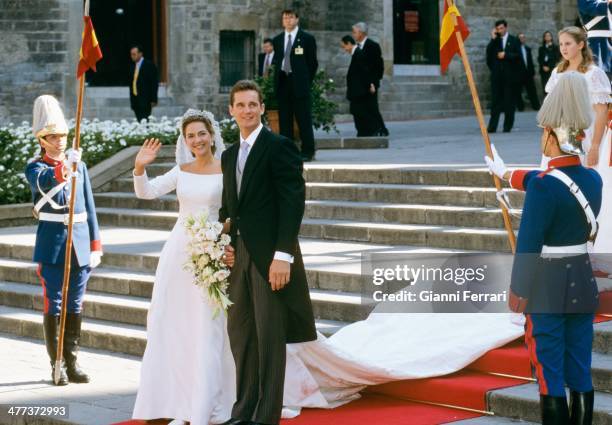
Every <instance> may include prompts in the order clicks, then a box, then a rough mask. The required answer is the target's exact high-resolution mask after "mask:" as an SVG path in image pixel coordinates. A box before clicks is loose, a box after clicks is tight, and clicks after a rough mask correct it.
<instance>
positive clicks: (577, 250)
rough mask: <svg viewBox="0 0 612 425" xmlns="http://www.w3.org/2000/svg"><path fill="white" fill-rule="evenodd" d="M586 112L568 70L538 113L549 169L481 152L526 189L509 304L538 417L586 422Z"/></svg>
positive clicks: (584, 94)
mask: <svg viewBox="0 0 612 425" xmlns="http://www.w3.org/2000/svg"><path fill="white" fill-rule="evenodd" d="M591 114H592V107H591V102H590V99H589V91H588V87H587V82H586V79H585V78H584V76H583V75H581V74H580V73H578V72H568V73H567V74H566V75H564V76H563V77H561V79H560V81H559V83H558V85H557V86H556V87H555V89H554V90H553V91H552V93H550V94H549V95H548V96H547V97H546V99H545V101H544V104H543V106H542V108H541V109H540V112H539V114H538V122H539V125H540V126H541V127H543V128H544V131H543V134H542V140H541V145H542V152H543V153H544V154H545V155H548V156H550V157H551V158H552V159H551V160H550V162H549V165H548V169H547V170H545V171H540V170H535V171H526V170H515V171H513V172H509V171H508V170H507V169H506V167H505V165H504V163H503V160H502V159H501V158H500V157H499V155H498V154H497V153H496V152H495V151H493V156H494V159H493V160H491V159H490V158H489V157H486V158H485V160H486V162H487V165H488V166H489V169H490V170H491V171H492V172H493V173H495V174H496V175H498V176H499V177H500V178H505V179H506V180H509V181H510V184H511V186H512V187H513V188H515V189H519V190H524V191H525V192H526V197H525V204H524V208H523V214H522V219H521V226H520V229H519V233H518V241H517V248H516V256H515V260H514V265H513V269H512V278H511V295H510V299H511V300H510V307H511V309H512V310H514V311H517V312H524V313H525V315H526V324H525V341H526V343H527V347H528V350H529V356H530V361H531V363H532V367H533V369H534V372H535V376H536V378H537V380H538V384H539V389H540V407H541V412H542V423H543V424H575V425H578V424H580V425H582V424H590V423H591V422H592V417H593V397H594V391H593V383H592V381H591V349H592V342H593V319H594V313H595V311H596V310H597V306H598V290H597V283H596V281H595V278H594V277H593V271H592V268H591V263H590V260H589V255H588V253H587V242H588V241H589V240H593V239H594V238H595V237H596V235H597V227H598V226H597V221H596V216H597V214H598V213H599V210H600V207H601V192H602V180H601V177H600V176H599V174H597V172H596V171H595V170H593V169H589V168H585V167H583V166H582V165H581V162H580V157H579V155H582V154H583V153H584V152H583V150H582V144H581V139H582V137H581V135H582V133H583V130H584V129H586V128H588V127H589V125H590V124H591V121H592V115H591ZM565 385H567V386H568V387H569V389H570V397H571V398H570V406H569V409H568V405H567V400H566V396H565Z"/></svg>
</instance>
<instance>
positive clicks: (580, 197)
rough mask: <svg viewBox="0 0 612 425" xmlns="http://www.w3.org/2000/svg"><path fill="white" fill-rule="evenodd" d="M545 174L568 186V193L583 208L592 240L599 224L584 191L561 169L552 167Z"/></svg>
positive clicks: (595, 235)
mask: <svg viewBox="0 0 612 425" xmlns="http://www.w3.org/2000/svg"><path fill="white" fill-rule="evenodd" d="M546 174H547V175H549V176H553V177H555V178H557V179H559V180H560V181H561V182H563V184H565V185H566V186H567V187H568V189H569V190H570V193H571V194H572V195H574V197H575V198H576V200H577V201H578V203H579V204H580V206H581V207H582V209H583V210H584V214H585V215H586V219H587V222H588V223H589V225H590V226H591V231H590V233H589V240H590V241H594V240H595V238H596V237H597V231H598V230H599V226H598V224H597V219H596V218H595V213H593V209H592V208H591V206H590V205H589V201H588V200H587V198H586V196H584V193H582V191H581V190H580V188H579V187H578V185H577V184H576V183H575V182H574V181H573V180H572V179H571V178H570V177H569V176H568V175H567V174H565V173H564V172H563V171H560V170H557V169H554V170H552V171H550V172H548V173H546Z"/></svg>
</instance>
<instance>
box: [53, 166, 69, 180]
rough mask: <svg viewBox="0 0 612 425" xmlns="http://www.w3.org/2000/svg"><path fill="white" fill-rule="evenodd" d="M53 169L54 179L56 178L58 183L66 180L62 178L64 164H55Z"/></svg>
mask: <svg viewBox="0 0 612 425" xmlns="http://www.w3.org/2000/svg"><path fill="white" fill-rule="evenodd" d="M54 170H55V171H54V173H53V175H54V176H55V180H57V181H58V183H64V182H65V181H66V179H65V178H64V164H60V165H58V166H56V167H55V168H54Z"/></svg>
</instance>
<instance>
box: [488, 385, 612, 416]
mask: <svg viewBox="0 0 612 425" xmlns="http://www.w3.org/2000/svg"><path fill="white" fill-rule="evenodd" d="M608 389H609V387H608ZM539 402H540V396H539V393H538V387H537V385H536V384H525V385H520V386H516V387H509V388H504V389H500V390H494V391H490V392H489V393H488V394H487V403H488V407H489V410H491V411H493V412H494V413H495V414H496V415H498V416H502V417H507V418H518V419H521V420H526V421H533V422H537V423H539V422H540V407H539ZM593 423H594V424H597V425H610V424H612V394H608V393H604V392H601V391H596V392H595V407H594V414H593Z"/></svg>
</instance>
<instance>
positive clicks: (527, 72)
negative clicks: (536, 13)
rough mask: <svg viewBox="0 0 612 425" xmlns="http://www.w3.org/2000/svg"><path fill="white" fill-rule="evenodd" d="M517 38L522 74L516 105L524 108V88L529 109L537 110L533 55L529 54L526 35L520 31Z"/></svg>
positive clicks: (529, 49) (538, 106) (521, 109)
mask: <svg viewBox="0 0 612 425" xmlns="http://www.w3.org/2000/svg"><path fill="white" fill-rule="evenodd" d="M518 38H519V41H520V42H521V70H522V71H523V75H522V78H521V81H520V86H519V90H518V98H517V100H516V101H517V105H516V106H517V109H518V110H519V111H523V110H524V109H525V104H524V103H523V88H524V89H525V90H527V96H529V102H530V103H531V109H533V110H534V111H537V110H538V109H540V101H539V99H538V93H537V92H536V88H535V82H534V81H533V77H534V75H535V67H534V66H533V57H532V56H531V47H529V46H528V45H527V37H525V34H523V33H520V34H519V36H518Z"/></svg>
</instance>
